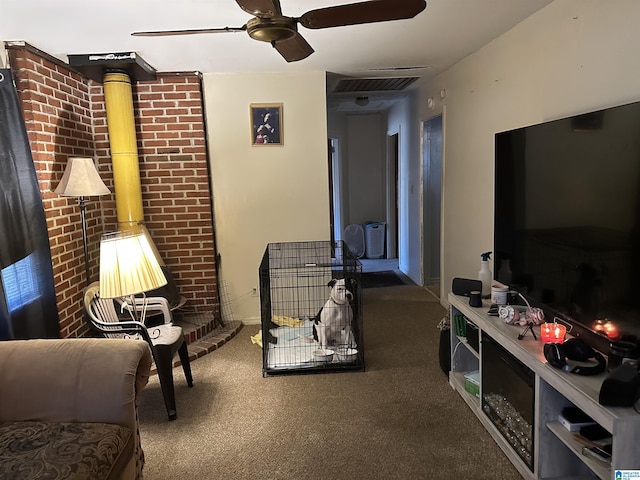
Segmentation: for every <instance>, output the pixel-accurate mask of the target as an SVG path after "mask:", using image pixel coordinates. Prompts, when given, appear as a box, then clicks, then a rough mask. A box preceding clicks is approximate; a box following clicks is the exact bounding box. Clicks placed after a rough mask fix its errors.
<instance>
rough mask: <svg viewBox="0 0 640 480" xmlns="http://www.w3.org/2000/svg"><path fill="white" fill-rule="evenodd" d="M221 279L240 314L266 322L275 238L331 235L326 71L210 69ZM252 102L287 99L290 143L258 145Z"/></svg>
mask: <svg viewBox="0 0 640 480" xmlns="http://www.w3.org/2000/svg"><path fill="white" fill-rule="evenodd" d="M203 85H204V97H205V117H206V121H207V132H208V135H209V150H210V151H209V157H210V164H211V176H212V185H213V202H214V214H215V222H216V224H215V231H216V241H217V249H218V252H219V253H220V254H221V257H222V262H221V269H222V272H221V280H222V281H223V282H225V283H226V286H227V290H228V295H229V298H230V299H231V301H232V303H231V309H232V310H233V314H234V318H235V319H236V320H242V321H244V322H245V323H259V321H260V304H259V297H254V296H252V295H251V292H252V289H253V288H258V287H259V285H258V279H259V277H258V269H259V265H260V261H261V259H262V255H263V254H264V251H265V248H266V246H267V244H268V243H272V242H291V241H313V240H329V239H330V227H329V177H328V175H329V174H328V163H327V118H326V93H325V73H324V72H304V73H300V72H295V73H273V74H247V73H242V74H237V73H222V74H213V73H212V74H205V75H204V76H203ZM250 103H282V104H283V115H282V117H283V131H282V134H283V140H284V144H283V146H251V123H250V117H249V104H250Z"/></svg>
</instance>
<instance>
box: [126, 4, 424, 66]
mask: <svg viewBox="0 0 640 480" xmlns="http://www.w3.org/2000/svg"><path fill="white" fill-rule="evenodd" d="M236 3H237V4H238V5H239V6H240V8H241V9H242V10H244V11H245V12H247V13H249V14H251V15H253V16H254V18H252V19H250V20H249V21H248V22H247V23H245V24H244V25H243V26H241V27H223V28H201V29H187V30H161V31H148V32H133V33H132V34H131V35H133V36H137V37H158V36H165V35H192V34H197V33H225V32H244V31H246V32H247V33H248V34H249V36H250V37H251V38H253V39H254V40H260V41H262V42H269V43H271V45H272V46H273V47H274V48H275V49H276V50H277V51H278V52H279V53H280V55H282V57H283V58H284V59H285V60H286V61H287V62H297V61H299V60H302V59H303V58H307V57H308V56H309V55H311V54H312V53H313V48H312V47H311V45H309V44H308V43H307V41H306V40H305V39H304V38H303V37H302V35H300V33H298V24H300V25H302V26H303V27H306V28H311V29H319V28H330V27H341V26H345V25H358V24H363V23H374V22H386V21H390V20H403V19H407V18H413V17H415V16H416V15H417V14H418V13H420V12H421V11H422V10H424V9H425V8H426V6H427V3H426V2H425V1H424V0H372V1H368V2H358V3H350V4H346V5H338V6H335V7H326V8H319V9H316V10H310V11H308V12H306V13H304V14H303V15H302V16H301V17H287V16H284V15H283V14H282V10H281V8H280V0H236Z"/></svg>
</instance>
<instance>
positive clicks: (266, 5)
mask: <svg viewBox="0 0 640 480" xmlns="http://www.w3.org/2000/svg"><path fill="white" fill-rule="evenodd" d="M236 3H237V4H238V5H239V6H240V8H241V9H242V10H244V11H245V12H247V13H248V14H250V15H253V16H256V17H273V16H275V15H282V9H281V8H280V0H236Z"/></svg>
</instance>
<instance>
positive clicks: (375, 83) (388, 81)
mask: <svg viewBox="0 0 640 480" xmlns="http://www.w3.org/2000/svg"><path fill="white" fill-rule="evenodd" d="M418 78H419V77H403V78H349V79H342V80H339V81H338V83H337V85H336V87H335V88H334V89H333V93H344V92H381V91H390V90H394V91H397V90H404V89H405V88H406V87H408V86H409V85H411V84H412V83H413V82H415V81H416V80H418Z"/></svg>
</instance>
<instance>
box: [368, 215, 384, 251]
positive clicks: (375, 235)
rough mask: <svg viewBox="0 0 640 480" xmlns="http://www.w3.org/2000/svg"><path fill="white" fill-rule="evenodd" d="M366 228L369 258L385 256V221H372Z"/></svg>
mask: <svg viewBox="0 0 640 480" xmlns="http://www.w3.org/2000/svg"><path fill="white" fill-rule="evenodd" d="M364 228H365V238H366V252H367V258H384V237H385V223H384V222H371V223H367V224H366V225H365V226H364Z"/></svg>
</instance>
